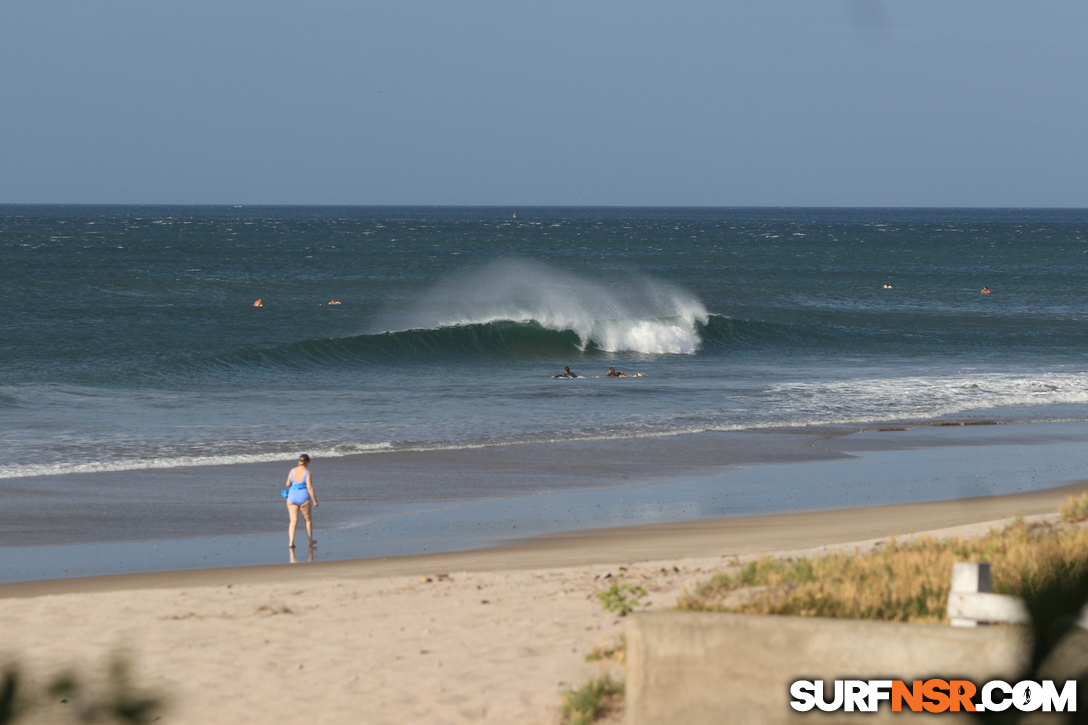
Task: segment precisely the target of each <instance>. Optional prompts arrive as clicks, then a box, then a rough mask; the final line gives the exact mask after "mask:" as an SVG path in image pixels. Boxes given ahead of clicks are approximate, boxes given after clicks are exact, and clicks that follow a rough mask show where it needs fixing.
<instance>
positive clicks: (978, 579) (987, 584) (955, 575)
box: [949, 561, 993, 627]
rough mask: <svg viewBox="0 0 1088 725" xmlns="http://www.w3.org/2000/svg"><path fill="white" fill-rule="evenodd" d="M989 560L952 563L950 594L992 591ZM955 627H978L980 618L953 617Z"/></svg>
mask: <svg viewBox="0 0 1088 725" xmlns="http://www.w3.org/2000/svg"><path fill="white" fill-rule="evenodd" d="M992 589H993V586H992V580H991V578H990V564H989V562H985V561H980V562H974V561H961V562H958V563H956V564H953V565H952V592H951V593H950V594H949V596H950V597H951V595H952V594H977V593H979V592H989V591H992ZM951 624H952V626H953V627H977V626H978V620H975V619H960V618H958V617H952V618H951Z"/></svg>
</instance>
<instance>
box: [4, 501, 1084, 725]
mask: <svg viewBox="0 0 1088 725" xmlns="http://www.w3.org/2000/svg"><path fill="white" fill-rule="evenodd" d="M1086 488H1088V484H1078V485H1075V486H1067V487H1063V488H1057V489H1050V490H1046V491H1033V492H1029V493H1024V494H1016V495H1008V496H997V497H986V498H979V499H966V500H959V501H953V502H932V503H918V504H905V505H895V506H880V507H862V508H854V509H846V510H838V511H820V512H811V513H801V514H783V515H771V516H760V517H748V518H733V519H714V520H702V521H696V522H685V523H669V524H660V525H648V526H635V527H623V528H613V529H605V530H598V531H588V532H579V533H572V534H561V535H552V536H546V537H540V538H537V539H532V540H528V541H523V542H520V543H518V544H517V545H513V546H507V547H501V548H496V549H488V550H483V551H476V552H462V553H450V554H440V555H433V556H417V557H399V558H387V559H378V560H357V561H337V562H325V563H322V562H315V563H309V564H307V563H300V564H298V565H279V566H260V567H242V568H226V569H208V570H197V571H182V572H158V573H151V574H135V575H118V576H104V577H91V578H79V579H60V580H48V581H41V582H27V583H16V584H7V585H3V586H0V617H2V618H3V621H4V623H5V627H4V630H5V643H4V648H3V651H4V654H5V660H6V661H8V662H11V661H18V662H20V663H21V664H22V666H23V668H24V671H25V672H26V673H27V674H28V675H30V677H31V682H32V683H33V684H37V685H42V684H44V683H45V682H46V681H47V680H48V679H49V678H50V677H51V676H52V675H54V674H56V673H57V672H59V671H60V670H62V669H65V668H73V669H75V670H76V671H77V672H80V673H88V674H95V673H98V674H101V673H102V672H104V671H105V669H106V666H107V663H108V661H109V659H110V657H111V656H112V654H113V653H115V652H121V653H125V655H126V656H127V657H128V658H129V659H130V661H131V663H132V665H133V675H134V679H135V682H136V683H137V684H138V685H140V686H141V687H143V688H145V689H148V690H152V691H154V692H156V693H158V694H160V695H162V696H163V697H165V698H166V700H167V705H166V707H165V709H164V711H163V713H162V719H161V721H160V722H163V723H197V722H201V723H237V722H288V721H290V720H293V719H295V718H298V717H302V716H304V715H308V716H309V717H310V718H312V720H313V721H315V722H321V723H359V722H366V723H405V722H413V723H476V722H493V723H512V722H518V723H556V722H558V719H559V706H560V699H559V692H560V691H561V690H562V689H563V688H565V687H567V686H572V685H577V684H579V683H581V682H582V681H583V680H584V679H586V678H587V677H588V676H590V675H593V674H595V673H597V672H598V671H599V668H600V667H602V665H599V664H595V663H590V662H586V660H585V656H586V654H587V653H589V652H590V651H591V650H592V649H593V648H594V647H599V646H607V645H608V644H609V643H611V642H612V641H614V639H615V638H616V637H617V636H618V635H619V634H620V633H622V632H623V625H624V620H623V619H621V618H618V617H616V616H614V615H612V614H609V613H607V612H605V611H604V610H603V609H602V607H601V605H600V602H599V601H598V599H597V597H596V593H597V591H599V590H601V589H602V588H607V587H608V586H609V585H610V584H611V583H612V582H615V581H623V582H630V583H635V584H639V585H641V586H644V587H645V588H646V589H647V590H648V592H649V596H648V599H649V600H650V602H651V604H650V606H649V608H650V609H659V608H665V607H669V606H671V605H672V604H673V602H674V601H675V599H676V597H677V596H678V595H679V594H680V593H681V592H682V590H683V589H684V588H685V587H691V586H693V585H695V584H696V583H698V582H699V581H701V580H703V579H705V578H706V576H707V575H708V574H709V573H710V572H711V571H714V570H716V569H718V568H721V567H722V566H727V565H728V564H729V563H730V562H733V561H735V560H736V559H737V558H738V557H739V558H741V559H743V558H744V557H747V556H753V555H762V554H767V553H775V554H782V555H793V554H797V553H802V552H804V553H815V552H818V551H820V550H826V549H827V548H828V547H836V546H846V547H860V548H864V547H866V546H870V545H872V544H873V543H874V542H875V541H877V540H880V539H883V538H886V537H889V536H904V535H910V534H914V533H920V532H924V531H934V532H936V533H938V534H939V535H962V534H970V533H978V532H981V531H984V530H986V529H987V528H989V527H990V526H994V525H1001V523H1002V522H1003V521H1007V520H1008V519H1009V517H1015V516H1031V515H1041V514H1052V513H1053V512H1054V511H1055V510H1056V508H1057V506H1058V505H1059V504H1060V503H1061V502H1063V501H1064V500H1065V498H1066V497H1067V496H1069V495H1070V494H1073V493H1079V492H1081V491H1083V490H1085V489H1086ZM603 666H604V667H608V666H610V665H603ZM69 706H70V703H67V704H60V703H54V704H52V705H50V706H49V708H48V710H46V711H43V712H42V713H40V715H41V716H42V717H43V718H45V719H46V720H48V719H49V718H50V717H57V716H59V715H61V714H63V711H64V708H66V707H69Z"/></svg>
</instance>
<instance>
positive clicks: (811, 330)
mask: <svg viewBox="0 0 1088 725" xmlns="http://www.w3.org/2000/svg"><path fill="white" fill-rule="evenodd" d="M515 213H516V216H515ZM884 285H890V286H891V288H890V289H886V288H885V287H884ZM983 286H987V287H989V289H991V290H992V294H988V295H984V294H980V290H981V289H982V288H983ZM257 297H261V298H263V300H264V307H261V308H255V307H253V306H252V303H253V301H254V300H255V299H256V298H257ZM334 299H335V300H338V301H339V302H340V303H341V304H339V305H329V304H328V302H329V301H330V300H334ZM0 310H2V312H3V314H2V315H0V439H2V440H3V441H4V443H5V450H6V451H7V452H8V455H7V456H5V459H4V460H3V461H0V477H14V476H26V475H33V474H42V473H65V472H79V471H94V470H123V469H138V468H162V467H174V466H180V465H192V464H193V463H228V462H241V461H260V460H282V459H286V460H289V459H290V458H291V457H292V456H294V455H297V453H298V452H299V451H303V450H305V451H308V452H309V453H310V454H311V455H314V456H332V455H344V454H349V453H358V452H365V451H371V450H390V449H392V450H394V451H396V450H418V449H424V448H443V447H447V448H457V447H468V446H480V445H490V444H497V443H517V442H526V441H546V440H559V439H571V438H616V437H619V438H623V437H636V436H648V435H649V436H656V435H667V434H674V433H681V432H692V431H703V430H738V429H751V428H780V427H800V426H814V425H815V426H840V427H841V426H847V427H850V426H856V427H866V426H874V425H879V424H884V423H887V422H921V421H927V420H934V419H939V418H948V417H952V418H998V419H1003V420H1056V419H1085V418H1088V325H1086V324H1085V322H1086V318H1088V211H1083V210H1015V209H1005V210H970V209H931V210H924V209H919V210H912V209H646V208H632V209H623V208H608V209H592V208H532V207H530V208H520V209H506V208H501V209H500V208H374V207H357V208H346V207H78V206H0ZM564 365H569V366H571V368H573V369H574V370H575V371H576V372H577V373H580V374H582V375H585V376H587V377H585V378H583V379H578V380H556V379H553V378H552V377H551V376H552V375H553V374H556V373H558V372H560V371H561V370H562V368H563V366H564ZM610 366H613V367H616V368H617V369H619V370H622V371H624V372H627V373H642V374H643V377H641V378H627V379H607V378H592V377H589V376H591V375H601V374H603V373H605V372H606V371H607V369H608V367H610Z"/></svg>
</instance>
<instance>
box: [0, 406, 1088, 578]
mask: <svg viewBox="0 0 1088 725" xmlns="http://www.w3.org/2000/svg"><path fill="white" fill-rule="evenodd" d="M1085 443H1088V424H1085V423H1048V424H1015V425H971V426H942V427H920V428H915V429H909V430H891V431H879V430H877V431H869V432H862V433H856V434H852V435H834V432H833V431H807V432H780V431H779V432H743V433H714V434H711V433H705V434H698V435H692V436H676V437H672V438H663V439H645V440H624V441H576V442H563V443H549V444H534V445H524V446H506V447H496V448H485V449H472V450H462V451H428V452H414V453H391V454H371V455H366V456H351V457H344V458H330V459H325V460H320V461H315V462H314V465H313V469H314V471H315V480H316V482H317V487H318V492H319V498H320V501H321V503H322V506H321V507H320V508H318V509H317V511H316V532H317V537H318V539H319V541H320V546H319V547H318V548H317V550H316V551H315V557H314V558H315V563H322V564H326V563H332V562H335V561H351V560H357V559H376V560H380V559H392V558H394V557H404V556H412V555H419V554H432V553H453V552H473V551H477V550H482V549H492V548H496V547H500V548H501V547H508V546H514V547H515V548H516V547H518V546H521V545H524V542H526V541H528V540H533V541H534V542H535V541H537V540H549V537H558V538H554V540H555V541H562V540H569V541H575V542H579V541H581V538H580V537H584V536H588V537H590V538H593V539H594V540H598V539H599V540H600V541H605V540H608V538H609V537H610V536H621V535H622V534H621V533H617V532H622V530H623V529H624V528H625V527H631V526H641V525H654V526H657V527H662V528H660V529H646V530H645V531H651V530H660V531H665V532H669V533H667V534H663V536H667V537H668V536H672V537H679V539H683V538H684V537H686V536H688V534H686V533H680V532H686V531H695V530H698V527H699V526H703V525H708V526H709V525H711V524H707V523H702V524H700V523H697V522H708V521H711V520H714V519H726V520H731V521H734V522H735V524H734V526H735V527H739V529H738V530H741V531H744V530H745V529H744V525H743V524H741V523H739V522H740V521H741V520H743V519H745V517H753V516H756V515H768V516H769V515H776V516H780V515H796V514H801V513H804V512H814V511H843V512H846V511H850V510H854V509H857V508H864V507H872V506H880V505H892V504H923V503H925V502H933V501H952V502H955V501H961V500H970V499H985V498H992V497H999V496H1003V495H1006V494H1010V493H1025V492H1030V491H1038V492H1041V491H1045V490H1047V489H1051V488H1054V487H1057V486H1062V485H1065V484H1067V483H1069V482H1070V481H1076V480H1080V479H1085V478H1088V446H1086V445H1084V444H1085ZM282 468H283V467H282V466H276V465H273V464H244V465H238V466H218V467H208V468H193V469H176V470H167V471H127V472H115V473H101V474H81V475H80V476H73V477H71V480H68V478H67V477H64V476H58V477H54V478H55V479H64V480H45V481H42V480H39V481H37V483H41V484H43V485H42V487H41V489H40V490H39V489H38V488H35V487H34V484H35V480H33V479H12V480H9V481H8V485H15V486H18V487H21V488H22V489H23V492H22V493H19V494H18V495H19V497H20V502H21V505H22V508H21V510H20V515H19V516H18V517H12V519H11V520H10V521H8V522H6V523H5V525H4V526H3V527H0V531H2V532H3V534H4V537H6V538H5V540H6V541H7V542H8V543H7V544H6V545H4V546H3V547H0V552H2V553H3V554H4V559H5V566H4V567H3V568H0V582H18V581H30V580H40V579H53V578H65V577H79V576H91V575H104V574H125V573H135V572H156V571H158V572H165V571H179V570H188V569H200V568H222V567H238V566H245V565H276V564H282V563H286V562H287V561H288V560H289V558H288V552H287V549H286V547H285V543H286V542H285V539H286V535H285V531H284V529H285V528H286V511H285V509H284V506H283V501H282V499H281V498H280V497H279V494H278V489H279V487H280V486H281V485H282V480H281V479H282V477H284V476H285V474H284V471H283V470H281V469H282ZM210 481H212V482H214V481H217V482H218V483H219V485H220V486H221V488H222V490H223V493H222V495H220V496H218V497H217V496H215V494H213V492H212V489H208V490H207V491H203V490H202V489H199V487H196V484H197V483H199V485H200V486H210V485H211V484H210V483H209V482H210ZM270 482H271V483H270ZM194 487H196V488H195V489H194ZM194 490H196V492H195V493H194V492H193V491H194ZM62 494H63V495H62ZM90 499H94V502H93V503H92V502H91V501H90ZM58 500H64V501H65V504H64V505H63V506H60V505H58V504H57V501H58ZM209 501H210V503H208V502H209ZM81 502H82V503H81ZM956 505H959V506H968V504H956ZM970 506H975V504H970ZM850 516H853V514H848V513H843V514H842V517H846V518H844V520H846V519H848V518H849V517H850ZM775 520H783V521H785V520H788V519H775ZM693 522H696V523H693ZM685 523H687V524H691V526H680V527H677V528H671V527H673V526H674V525H679V524H685ZM931 523H932V522H926V521H922V520H920V521H918V522H917V523H916V524H915V526H916V527H917V528H928V527H929V526H930V524H931ZM39 525H40V526H41V528H40V529H37V528H35V527H37V526H39ZM761 525H762V524H761ZM767 525H769V524H767ZM941 525H943V524H941ZM726 528H728V527H726ZM613 530H614V532H613V533H609V532H610V531H613ZM24 534H26V535H25V536H24ZM31 534H33V535H31ZM647 536H650V534H648V533H643V534H640V538H645V537H647ZM541 537H544V538H543V539H541ZM679 539H678V540H679ZM35 541H37V542H38V544H37V545H28V544H31V543H33V542H35ZM16 544H20V545H16ZM534 545H535V544H534ZM580 545H581V544H576V546H580ZM631 545H637V540H631V541H629V542H625V543H624V544H623V546H631ZM472 555H473V556H475V555H476V554H472ZM649 555H652V552H650V553H648V554H647V556H649Z"/></svg>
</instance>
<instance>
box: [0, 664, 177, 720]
mask: <svg viewBox="0 0 1088 725" xmlns="http://www.w3.org/2000/svg"><path fill="white" fill-rule="evenodd" d="M20 680H21V676H20V673H19V668H18V667H15V666H8V667H7V669H5V671H4V675H3V678H2V679H0V725H8V724H9V723H14V722H17V721H18V720H19V719H20V718H22V717H23V716H26V715H29V714H31V713H33V712H34V711H37V710H40V709H44V708H47V707H48V708H55V707H63V708H66V709H68V710H69V714H70V716H71V719H72V721H73V722H82V723H127V725H147V724H148V723H151V722H153V721H154V720H156V719H157V713H158V712H159V711H160V710H161V708H162V704H163V702H162V699H161V698H159V697H157V696H153V695H147V694H141V693H139V692H137V691H136V689H135V688H134V687H133V685H132V681H131V677H130V673H129V665H128V662H127V661H126V660H125V659H124V658H123V657H121V656H119V655H114V657H113V658H112V660H111V661H110V666H109V672H108V676H107V680H106V691H105V692H104V693H100V692H94V691H93V690H91V689H90V688H87V687H85V686H84V685H83V684H82V683H81V682H80V680H79V679H78V678H77V677H76V676H75V675H74V674H72V673H70V672H65V673H62V674H60V675H57V676H56V677H54V678H53V679H52V680H51V681H50V683H49V685H48V687H47V688H46V689H45V692H42V693H34V692H27V691H26V688H23V687H22V686H21V685H20ZM50 721H51V722H52V721H53V720H52V719H51V720H50Z"/></svg>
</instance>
